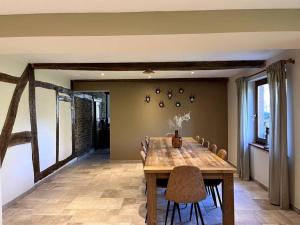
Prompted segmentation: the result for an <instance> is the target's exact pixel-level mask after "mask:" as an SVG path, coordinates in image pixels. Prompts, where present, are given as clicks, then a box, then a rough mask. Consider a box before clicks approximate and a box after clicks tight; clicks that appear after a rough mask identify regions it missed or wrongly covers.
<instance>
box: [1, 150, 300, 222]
mask: <svg viewBox="0 0 300 225" xmlns="http://www.w3.org/2000/svg"><path fill="white" fill-rule="evenodd" d="M144 188H145V183H144V174H143V171H142V164H141V163H138V162H129V161H109V160H108V159H107V157H104V156H103V155H100V154H98V153H94V154H92V155H89V156H88V157H86V158H85V159H82V160H79V161H78V162H76V163H74V164H73V165H71V166H69V167H67V168H65V169H64V170H62V171H60V172H59V173H57V174H56V175H54V176H52V177H51V178H50V179H49V180H47V181H46V182H45V183H43V184H41V185H40V186H39V187H38V188H37V189H36V190H35V191H33V192H32V193H30V194H28V195H27V196H25V197H24V198H23V199H21V200H19V201H18V202H17V203H16V204H14V205H12V206H11V207H10V208H8V209H6V210H5V211H4V215H3V217H4V218H3V220H4V225H17V224H18V225H27V224H30V225H108V224H116V225H139V224H141V225H144V224H145V223H144V217H145V214H146V210H145V195H144ZM158 195H159V202H158V220H159V224H164V223H163V221H164V215H165V209H166V201H165V200H164V198H163V196H164V190H158ZM267 197H268V193H267V192H266V191H264V190H263V189H262V188H260V187H259V186H258V185H256V184H255V183H253V182H242V181H239V180H236V181H235V208H236V210H235V212H236V213H235V216H236V224H238V225H246V224H247V225H262V224H270V225H271V224H272V225H275V224H298V225H300V215H298V214H296V213H295V212H293V211H282V210H279V209H278V208H277V207H275V206H272V205H270V204H269V203H268V201H267ZM200 205H201V210H202V214H203V216H204V220H205V223H206V224H215V225H217V224H221V210H220V208H215V207H214V206H213V202H212V199H211V197H210V196H208V197H207V199H206V200H205V201H203V202H202V203H201V204H200ZM181 208H182V209H181V212H182V218H183V222H182V224H196V221H195V219H194V220H193V221H192V222H189V221H188V218H189V207H188V208H187V209H184V205H181ZM169 222H170V219H169ZM176 224H179V220H178V217H176Z"/></svg>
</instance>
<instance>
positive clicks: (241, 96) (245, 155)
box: [236, 77, 250, 180]
mask: <svg viewBox="0 0 300 225" xmlns="http://www.w3.org/2000/svg"><path fill="white" fill-rule="evenodd" d="M236 85H237V94H238V159H237V164H238V165H237V166H238V171H239V175H240V178H241V179H243V180H249V179H250V151H249V139H248V82H247V79H246V78H245V77H241V78H238V79H237V80H236Z"/></svg>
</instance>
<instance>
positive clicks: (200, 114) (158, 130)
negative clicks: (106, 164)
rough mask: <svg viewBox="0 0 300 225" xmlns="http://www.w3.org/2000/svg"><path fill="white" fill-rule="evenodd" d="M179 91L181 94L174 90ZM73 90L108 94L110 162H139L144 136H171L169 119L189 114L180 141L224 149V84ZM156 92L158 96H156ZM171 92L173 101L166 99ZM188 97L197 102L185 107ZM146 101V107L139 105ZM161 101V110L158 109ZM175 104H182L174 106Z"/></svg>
mask: <svg viewBox="0 0 300 225" xmlns="http://www.w3.org/2000/svg"><path fill="white" fill-rule="evenodd" d="M180 87H182V88H184V90H185V91H184V94H182V95H181V94H179V93H178V88H180ZM73 88H74V90H81V91H85V90H86V91H109V92H110V96H111V98H110V99H111V139H110V140H111V159H139V154H138V153H139V149H140V142H141V140H142V139H143V137H145V136H146V135H148V136H164V135H165V134H166V133H169V132H172V133H173V132H174V129H173V128H169V120H170V119H173V117H174V116H175V115H179V114H180V115H183V114H184V113H188V112H191V120H190V121H188V122H183V126H182V129H180V130H179V134H180V135H181V136H195V135H197V134H198V135H200V136H201V137H205V138H207V139H208V140H210V141H211V143H216V144H217V145H218V147H222V148H226V149H227V138H228V137H227V125H228V124H227V80H225V79H210V80H207V79H203V80H199V79H198V80H188V81H174V80H173V81H170V80H169V81H168V80H161V81H154V80H153V81H89V82H88V81H81V82H80V81H76V82H74V83H73ZM156 88H160V89H161V91H162V92H161V93H160V94H155V89H156ZM168 90H172V91H173V95H174V96H173V98H172V99H171V100H169V99H168V98H167V96H166V93H167V91H168ZM190 94H194V95H195V96H196V101H195V102H194V103H193V104H192V103H190V102H189V96H190ZM146 95H150V96H151V102H150V103H146V102H145V101H144V99H145V96H146ZM160 100H163V101H164V102H165V107H164V108H160V107H159V106H158V103H159V101H160ZM175 100H179V101H180V102H181V104H182V106H181V107H180V108H176V107H175V105H174V102H175Z"/></svg>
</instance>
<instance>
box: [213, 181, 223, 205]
mask: <svg viewBox="0 0 300 225" xmlns="http://www.w3.org/2000/svg"><path fill="white" fill-rule="evenodd" d="M215 188H216V190H217V195H218V199H219V203H220V206H221V209H223V207H222V200H221V197H220V193H219V188H218V186H215Z"/></svg>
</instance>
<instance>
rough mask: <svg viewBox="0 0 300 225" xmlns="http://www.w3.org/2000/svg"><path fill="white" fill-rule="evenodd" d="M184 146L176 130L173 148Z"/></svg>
mask: <svg viewBox="0 0 300 225" xmlns="http://www.w3.org/2000/svg"><path fill="white" fill-rule="evenodd" d="M181 146H182V138H181V137H179V135H178V130H175V136H173V137H172V147H173V148H181Z"/></svg>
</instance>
